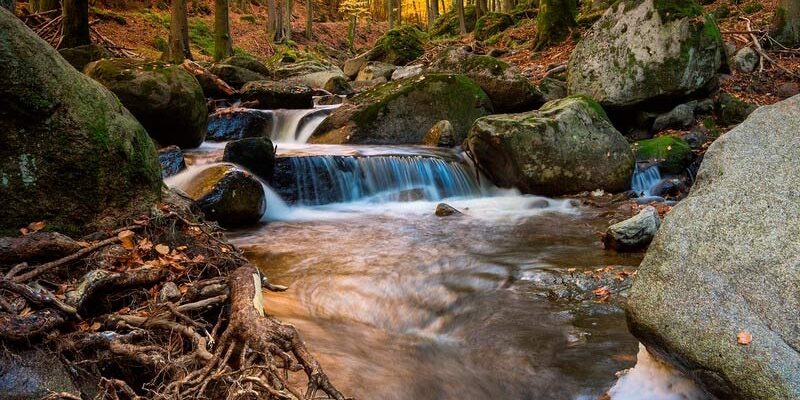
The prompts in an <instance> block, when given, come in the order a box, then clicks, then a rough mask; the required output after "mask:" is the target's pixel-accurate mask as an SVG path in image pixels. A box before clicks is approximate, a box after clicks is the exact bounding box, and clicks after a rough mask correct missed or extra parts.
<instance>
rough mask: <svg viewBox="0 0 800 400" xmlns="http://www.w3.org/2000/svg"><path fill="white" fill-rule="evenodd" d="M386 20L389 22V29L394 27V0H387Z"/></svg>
mask: <svg viewBox="0 0 800 400" xmlns="http://www.w3.org/2000/svg"><path fill="white" fill-rule="evenodd" d="M386 20H387V21H388V22H389V29H394V4H393V0H386Z"/></svg>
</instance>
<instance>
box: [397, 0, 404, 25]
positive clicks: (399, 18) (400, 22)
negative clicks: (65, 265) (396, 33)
mask: <svg viewBox="0 0 800 400" xmlns="http://www.w3.org/2000/svg"><path fill="white" fill-rule="evenodd" d="M397 25H403V0H397Z"/></svg>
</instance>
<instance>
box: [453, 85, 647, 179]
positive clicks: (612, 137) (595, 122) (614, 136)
mask: <svg viewBox="0 0 800 400" xmlns="http://www.w3.org/2000/svg"><path fill="white" fill-rule="evenodd" d="M467 146H469V149H470V150H471V151H472V154H473V155H474V157H475V160H476V163H477V164H478V167H479V168H480V169H481V170H482V171H483V172H484V173H485V174H486V175H487V177H488V178H489V179H491V180H492V181H493V182H494V183H495V184H496V185H498V186H500V187H514V188H517V189H519V190H521V191H522V192H524V193H533V194H542V195H561V194H570V193H578V192H582V191H587V190H594V189H598V188H599V189H603V190H606V191H609V192H619V191H623V190H625V189H627V188H628V187H629V184H630V179H631V175H632V174H633V166H634V157H633V154H632V153H631V150H630V147H629V146H628V142H627V141H626V140H625V138H624V137H623V136H622V134H620V133H619V132H618V131H617V130H616V129H614V126H613V125H611V122H610V121H609V120H608V117H607V116H606V114H605V112H603V109H602V108H601V107H600V105H598V104H597V103H596V102H595V101H594V100H591V99H589V98H585V97H580V96H573V97H567V98H565V99H562V100H557V101H554V102H550V103H547V104H545V105H544V106H543V107H542V108H541V109H540V110H538V111H531V112H528V113H522V114H505V115H491V116H488V117H484V118H481V119H479V120H477V121H476V122H475V125H474V126H473V127H472V130H471V131H470V134H469V138H468V139H467Z"/></svg>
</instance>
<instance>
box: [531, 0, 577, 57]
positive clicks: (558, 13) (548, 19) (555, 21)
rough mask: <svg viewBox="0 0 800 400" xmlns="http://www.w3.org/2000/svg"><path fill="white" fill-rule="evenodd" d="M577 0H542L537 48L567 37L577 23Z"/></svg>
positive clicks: (537, 31) (537, 28) (537, 30)
mask: <svg viewBox="0 0 800 400" xmlns="http://www.w3.org/2000/svg"><path fill="white" fill-rule="evenodd" d="M576 13H577V4H576V2H575V0H541V1H540V2H539V15H537V16H536V48H537V49H542V48H543V47H545V46H547V45H549V44H553V43H558V42H561V41H563V40H564V39H566V37H567V35H568V34H569V31H570V29H571V28H573V27H574V26H576V25H577V22H575V14H576Z"/></svg>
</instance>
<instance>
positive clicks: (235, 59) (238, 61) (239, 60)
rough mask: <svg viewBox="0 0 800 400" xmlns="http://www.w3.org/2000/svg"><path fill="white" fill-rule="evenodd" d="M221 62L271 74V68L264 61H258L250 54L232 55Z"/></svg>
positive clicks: (263, 73) (266, 75)
mask: <svg viewBox="0 0 800 400" xmlns="http://www.w3.org/2000/svg"><path fill="white" fill-rule="evenodd" d="M220 64H227V65H235V66H237V67H239V68H244V69H247V70H250V71H253V72H255V73H257V74H260V75H262V76H265V77H268V76H270V71H269V68H267V66H266V65H264V63H262V62H261V61H258V60H256V59H255V58H253V57H250V56H240V55H236V56H230V57H228V58H226V59H224V60H222V61H220Z"/></svg>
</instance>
